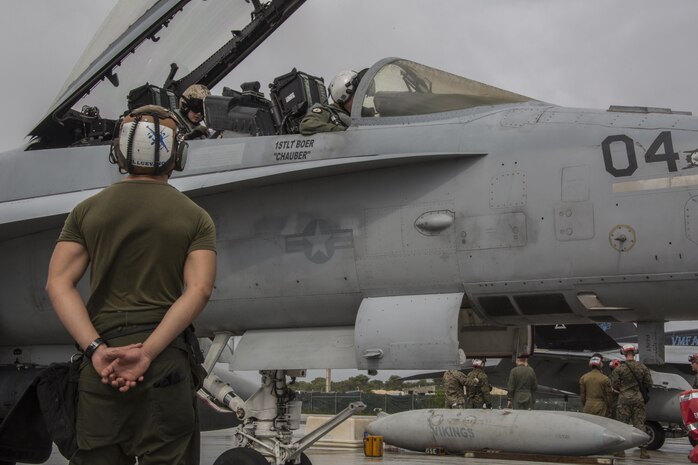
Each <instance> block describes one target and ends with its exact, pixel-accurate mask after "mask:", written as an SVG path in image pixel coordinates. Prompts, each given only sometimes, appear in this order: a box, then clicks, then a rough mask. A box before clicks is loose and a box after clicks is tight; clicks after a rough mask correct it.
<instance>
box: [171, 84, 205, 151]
mask: <svg viewBox="0 0 698 465" xmlns="http://www.w3.org/2000/svg"><path fill="white" fill-rule="evenodd" d="M209 95H211V91H210V90H208V87H206V86H204V85H202V84H192V85H190V86H189V87H187V88H186V90H185V91H184V92H182V96H181V97H180V99H179V109H177V110H175V112H174V113H175V115H176V116H177V118H178V119H179V120H180V123H181V124H183V125H184V126H185V127H186V128H187V129H188V131H187V133H186V134H185V135H184V139H185V140H191V139H207V138H208V137H209V136H210V132H211V131H210V130H209V128H207V127H206V125H205V124H204V99H205V98H206V97H208V96H209Z"/></svg>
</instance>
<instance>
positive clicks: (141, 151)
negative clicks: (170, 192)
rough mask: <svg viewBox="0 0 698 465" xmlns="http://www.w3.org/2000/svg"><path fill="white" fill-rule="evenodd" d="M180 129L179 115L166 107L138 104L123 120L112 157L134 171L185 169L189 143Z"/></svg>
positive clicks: (162, 171)
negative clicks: (138, 106) (182, 135)
mask: <svg viewBox="0 0 698 465" xmlns="http://www.w3.org/2000/svg"><path fill="white" fill-rule="evenodd" d="M179 129H180V128H179V126H178V123H177V119H176V117H175V115H174V114H172V113H171V112H170V111H169V110H167V109H165V108H163V107H159V106H157V105H146V106H144V107H140V108H136V109H135V110H133V111H132V112H131V113H130V114H129V115H127V116H125V117H124V118H122V119H121V121H120V122H119V125H118V130H117V135H116V137H114V140H113V141H112V151H111V153H110V155H109V159H110V161H111V162H112V163H116V164H118V165H119V169H120V170H121V171H123V172H128V173H130V174H145V175H159V174H167V173H170V172H171V171H172V170H173V169H175V170H177V171H182V170H183V169H184V166H185V165H186V162H187V150H188V147H187V143H186V142H184V141H183V140H182V139H181V135H180V130H179ZM181 132H182V134H183V133H184V131H181Z"/></svg>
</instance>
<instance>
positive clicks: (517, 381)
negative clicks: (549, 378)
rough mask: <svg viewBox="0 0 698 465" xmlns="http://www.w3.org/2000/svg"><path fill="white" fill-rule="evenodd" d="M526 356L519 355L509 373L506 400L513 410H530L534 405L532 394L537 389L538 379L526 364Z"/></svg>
mask: <svg viewBox="0 0 698 465" xmlns="http://www.w3.org/2000/svg"><path fill="white" fill-rule="evenodd" d="M527 359H528V356H527V355H525V356H524V355H520V356H519V357H518V358H517V359H516V365H517V366H515V367H514V368H512V369H511V371H510V372H509V382H508V383H507V398H508V399H509V402H510V403H511V408H513V409H514V410H531V409H533V404H535V398H534V397H533V393H534V392H536V389H538V378H537V377H536V373H535V372H534V371H533V368H531V367H530V366H528V364H527V362H526V361H527Z"/></svg>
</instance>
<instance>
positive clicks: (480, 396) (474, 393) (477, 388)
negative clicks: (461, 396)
mask: <svg viewBox="0 0 698 465" xmlns="http://www.w3.org/2000/svg"><path fill="white" fill-rule="evenodd" d="M465 386H466V390H467V394H466V398H465V408H482V406H483V405H487V408H492V401H491V400H490V391H491V390H492V387H491V386H490V382H489V380H488V378H487V373H485V370H483V369H482V368H473V369H472V371H471V372H470V373H468V375H467V376H466V383H465Z"/></svg>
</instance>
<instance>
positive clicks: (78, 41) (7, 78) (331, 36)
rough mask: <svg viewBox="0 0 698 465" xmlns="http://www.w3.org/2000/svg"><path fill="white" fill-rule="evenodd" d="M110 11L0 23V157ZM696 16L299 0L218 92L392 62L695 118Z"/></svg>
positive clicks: (561, 4) (554, 98)
mask: <svg viewBox="0 0 698 465" xmlns="http://www.w3.org/2000/svg"><path fill="white" fill-rule="evenodd" d="M193 1H201V0H193ZM114 4H115V1H113V0H61V1H58V2H57V1H51V0H23V1H22V2H13V11H12V14H3V15H2V16H0V34H2V38H3V40H2V41H0V44H2V45H0V50H2V54H1V56H2V59H3V72H2V73H0V84H1V88H2V89H4V92H3V103H4V112H5V115H7V116H11V118H10V119H8V120H6V121H5V122H4V123H3V124H2V125H0V150H5V149H8V148H12V147H16V146H19V145H21V144H22V141H23V138H24V136H25V135H26V134H27V132H28V131H29V130H31V128H32V127H33V125H35V124H36V123H37V122H38V120H39V119H40V118H42V117H43V116H44V114H45V112H46V109H47V106H48V105H49V104H50V103H51V102H52V101H53V99H54V98H55V97H56V94H57V93H58V90H59V89H60V87H61V86H62V85H63V83H64V81H65V79H66V77H67V75H68V74H69V72H70V70H71V69H72V67H73V65H74V63H75V61H76V60H77V58H78V57H79V56H80V54H81V53H82V51H83V49H84V47H85V46H86V45H87V43H88V42H89V40H90V38H91V37H92V35H93V34H94V32H95V31H96V30H97V28H98V27H99V25H100V24H101V22H102V20H103V19H104V17H105V16H106V15H107V13H108V12H109V10H110V9H111V7H112V6H113V5H114ZM696 18H698V2H697V1H695V0H614V1H609V0H428V1H427V0H380V1H376V0H351V1H346V0H344V1H340V0H308V1H307V2H306V3H305V4H304V5H303V6H302V7H301V8H300V10H298V11H297V12H296V15H295V16H294V17H293V18H292V19H290V20H289V21H287V22H286V23H285V24H284V25H282V27H281V28H280V29H279V30H278V31H277V32H275V33H274V34H273V35H272V37H270V39H269V40H267V42H266V43H264V44H262V45H261V46H260V47H259V48H258V49H257V50H256V51H255V52H254V53H253V54H252V55H251V56H250V57H248V59H247V60H246V61H245V62H243V64H242V66H241V67H240V69H239V70H236V71H234V72H233V73H232V74H231V75H230V77H229V78H228V79H227V80H226V81H224V82H223V83H222V84H225V85H228V86H230V87H234V88H238V86H239V84H240V83H241V82H244V81H250V80H259V81H261V82H262V89H263V90H266V89H267V84H268V83H269V82H270V81H271V79H272V78H274V77H275V76H278V75H281V74H284V73H286V72H288V71H290V70H291V69H292V68H293V67H296V68H298V69H300V70H303V71H306V72H308V73H310V74H314V75H319V76H323V77H324V78H325V81H326V82H329V80H330V79H331V78H332V76H333V75H334V74H335V73H336V72H337V71H339V70H341V69H345V68H353V69H361V68H364V67H367V66H370V65H371V64H373V63H374V62H376V61H378V60H379V59H381V58H384V57H386V56H398V57H402V58H408V59H411V60H414V61H418V62H421V63H424V64H427V65H430V66H434V67H437V68H440V69H443V70H446V71H449V72H452V73H455V74H460V75H462V76H466V77H469V78H471V79H475V80H478V81H482V82H486V83H488V84H492V85H495V86H497V87H502V88H505V89H508V90H511V91H514V92H517V93H520V94H524V95H527V96H530V97H533V98H536V99H539V100H543V101H546V102H550V103H555V104H558V105H564V106H576V107H586V108H604V109H605V108H608V106H609V105H611V104H619V105H645V106H659V107H670V108H673V109H675V110H687V111H693V112H694V114H698V92H696V90H695V84H694V82H695V79H696V76H698V60H697V59H696V51H695V46H696V41H695V19H696ZM220 87H221V86H219V88H220Z"/></svg>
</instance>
